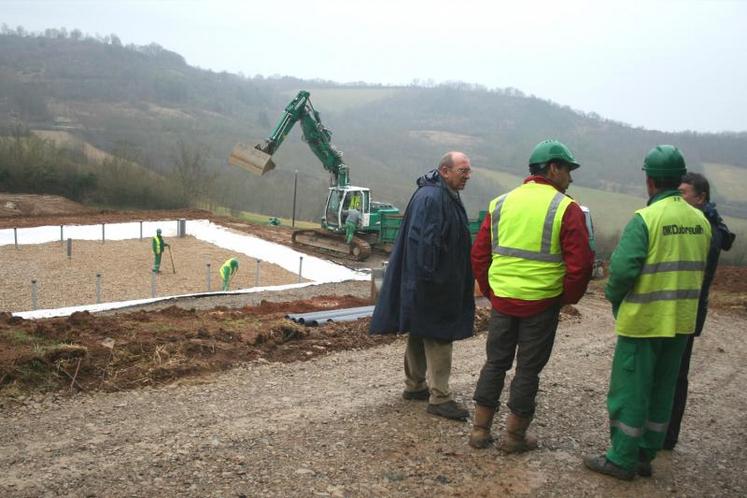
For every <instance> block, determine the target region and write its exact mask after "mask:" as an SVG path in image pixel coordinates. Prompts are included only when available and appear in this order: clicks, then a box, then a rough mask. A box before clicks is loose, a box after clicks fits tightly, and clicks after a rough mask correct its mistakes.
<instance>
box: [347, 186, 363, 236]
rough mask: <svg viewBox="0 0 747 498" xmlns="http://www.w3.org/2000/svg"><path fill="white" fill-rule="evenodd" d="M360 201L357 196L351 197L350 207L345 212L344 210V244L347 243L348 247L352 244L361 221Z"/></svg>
mask: <svg viewBox="0 0 747 498" xmlns="http://www.w3.org/2000/svg"><path fill="white" fill-rule="evenodd" d="M359 209H360V200H359V197H358V196H357V195H353V198H352V199H351V200H350V206H349V207H348V209H347V210H345V212H344V214H345V215H346V217H345V242H347V244H348V245H350V244H352V242H353V237H354V236H355V232H356V231H357V230H358V225H360V221H361V212H360V210H359Z"/></svg>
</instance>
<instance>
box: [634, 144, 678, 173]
mask: <svg viewBox="0 0 747 498" xmlns="http://www.w3.org/2000/svg"><path fill="white" fill-rule="evenodd" d="M643 171H645V172H646V175H647V176H650V177H652V178H672V177H677V176H682V175H684V174H685V173H687V167H686V166H685V158H684V157H682V153H681V152H680V150H679V149H678V148H677V147H675V146H674V145H657V146H656V147H654V148H653V149H651V150H650V151H648V154H646V159H644V160H643Z"/></svg>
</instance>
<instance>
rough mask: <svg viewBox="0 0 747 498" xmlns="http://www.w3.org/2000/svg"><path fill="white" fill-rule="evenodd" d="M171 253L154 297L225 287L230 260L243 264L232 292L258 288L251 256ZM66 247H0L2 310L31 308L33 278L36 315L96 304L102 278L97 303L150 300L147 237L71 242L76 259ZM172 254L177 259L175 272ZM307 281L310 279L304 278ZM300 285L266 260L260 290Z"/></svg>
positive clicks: (189, 242)
mask: <svg viewBox="0 0 747 498" xmlns="http://www.w3.org/2000/svg"><path fill="white" fill-rule="evenodd" d="M166 240H167V242H168V243H169V244H170V245H171V249H170V250H169V249H168V248H167V249H166V252H165V253H164V254H163V256H162V258H161V273H159V274H157V278H156V296H164V295H176V294H187V293H194V292H204V291H207V290H208V284H207V275H208V274H207V264H208V263H209V264H210V265H211V266H210V290H213V291H217V290H220V289H221V288H222V281H221V278H220V274H219V273H218V270H219V269H220V266H221V265H222V264H223V262H224V261H226V260H227V259H228V258H232V257H235V258H237V259H238V260H239V271H238V272H237V273H236V275H235V276H234V278H233V280H232V281H231V289H241V288H249V287H255V286H256V284H257V263H256V260H255V259H254V258H250V257H249V256H246V255H244V254H237V253H235V252H232V251H229V250H226V249H223V248H220V247H218V246H215V245H212V244H209V243H207V242H203V241H201V240H198V239H195V238H194V237H189V236H187V237H182V238H168V239H166ZM66 251H67V245H66V244H62V243H60V242H49V243H46V244H37V245H19V246H18V249H16V248H15V247H14V246H13V245H6V246H0V273H2V275H3V285H2V287H0V311H12V312H16V311H26V310H30V309H32V290H31V280H36V286H37V290H36V292H37V309H45V308H60V307H64V306H74V305H80V304H92V303H95V302H96V274H97V273H98V274H100V275H101V284H100V293H101V296H100V297H101V301H100V302H109V301H126V300H132V299H144V298H149V297H152V277H153V275H152V272H151V268H152V267H153V254H152V252H151V241H150V239H149V238H143V240H123V241H106V242H105V243H101V242H100V241H82V240H75V241H73V246H72V256H71V257H70V258H68V256H67V252H66ZM170 255H171V256H172V257H173V266H172V260H171V257H170ZM302 281H306V280H304V279H302ZM295 282H298V275H297V274H294V273H291V272H289V271H287V270H285V269H283V268H282V267H280V266H278V265H275V264H272V263H268V262H261V263H260V266H259V285H260V286H268V285H282V284H290V283H295Z"/></svg>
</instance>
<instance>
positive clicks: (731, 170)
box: [703, 163, 747, 201]
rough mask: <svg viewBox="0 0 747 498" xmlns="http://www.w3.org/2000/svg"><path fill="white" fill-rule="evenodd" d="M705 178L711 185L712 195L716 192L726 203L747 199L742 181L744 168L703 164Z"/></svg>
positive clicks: (746, 188) (746, 187)
mask: <svg viewBox="0 0 747 498" xmlns="http://www.w3.org/2000/svg"><path fill="white" fill-rule="evenodd" d="M703 169H704V170H705V176H706V177H707V178H708V182H709V183H710V184H711V191H712V193H715V192H717V193H718V194H719V195H720V196H721V197H723V198H724V199H726V200H727V201H744V200H745V199H747V186H745V184H744V181H742V179H743V178H744V172H745V169H744V168H738V167H736V166H731V165H729V164H716V163H703Z"/></svg>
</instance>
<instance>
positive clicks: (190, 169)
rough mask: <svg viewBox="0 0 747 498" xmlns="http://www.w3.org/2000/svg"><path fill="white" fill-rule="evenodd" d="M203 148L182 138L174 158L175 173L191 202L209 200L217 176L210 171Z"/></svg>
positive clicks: (183, 191) (183, 193)
mask: <svg viewBox="0 0 747 498" xmlns="http://www.w3.org/2000/svg"><path fill="white" fill-rule="evenodd" d="M203 148H204V147H203V146H201V145H197V144H193V143H187V142H185V141H184V140H182V139H180V140H179V142H177V146H176V151H175V154H174V158H173V166H174V169H173V175H174V177H175V179H176V181H177V182H178V183H179V186H180V188H181V191H182V195H183V196H184V198H185V199H186V200H187V201H189V203H190V204H194V203H196V202H200V201H206V200H208V198H209V197H210V194H211V193H212V188H213V184H214V183H215V179H216V176H217V174H216V173H214V172H210V171H209V168H208V164H207V161H206V159H205V157H206V156H207V155H208V152H207V151H205V152H204V153H203V151H202V149H203Z"/></svg>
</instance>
